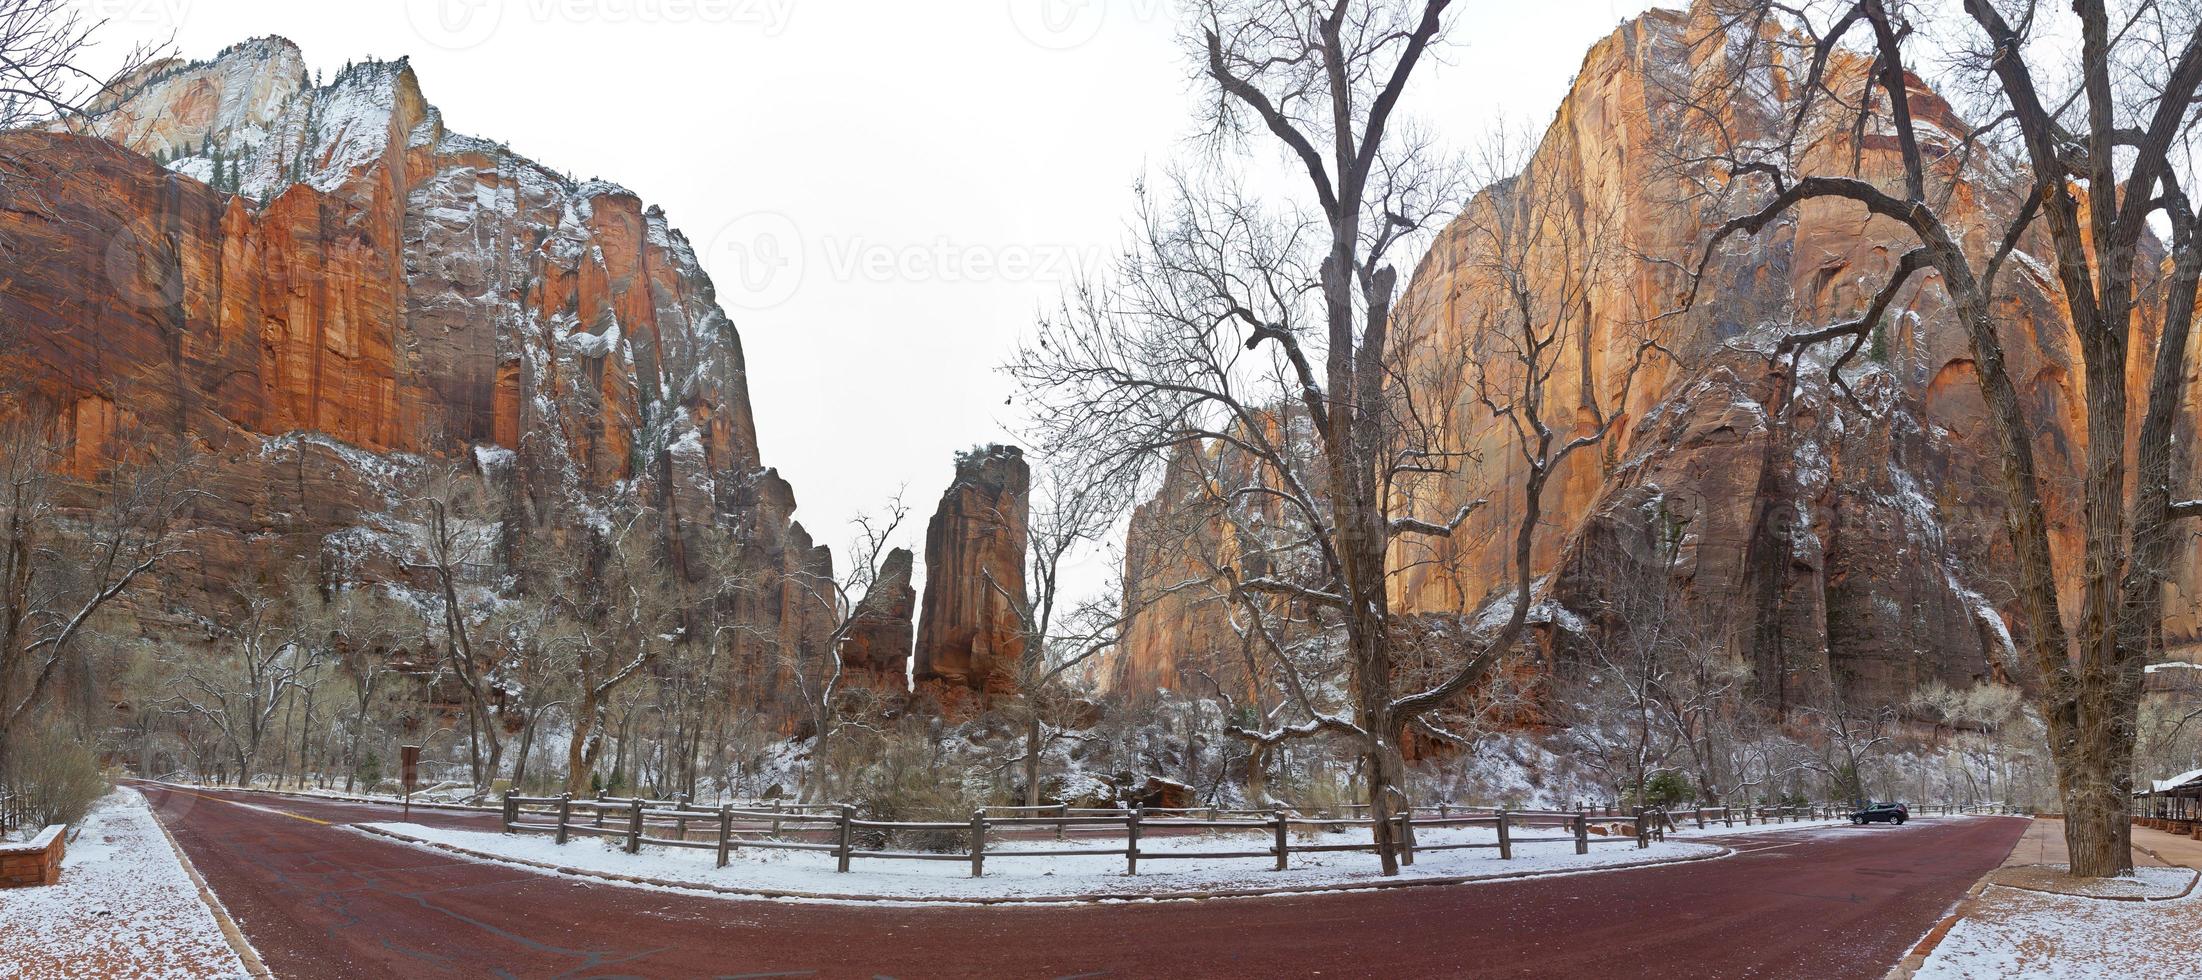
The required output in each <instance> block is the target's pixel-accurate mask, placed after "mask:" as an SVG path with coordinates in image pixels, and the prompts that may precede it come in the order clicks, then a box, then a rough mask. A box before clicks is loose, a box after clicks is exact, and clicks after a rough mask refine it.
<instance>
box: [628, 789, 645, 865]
mask: <svg viewBox="0 0 2202 980" xmlns="http://www.w3.org/2000/svg"><path fill="white" fill-rule="evenodd" d="M628 807H629V810H628V816H627V853H629V854H640V853H642V797H639V796H637V797H635V798H634V801H633V802H631V803H629V804H628Z"/></svg>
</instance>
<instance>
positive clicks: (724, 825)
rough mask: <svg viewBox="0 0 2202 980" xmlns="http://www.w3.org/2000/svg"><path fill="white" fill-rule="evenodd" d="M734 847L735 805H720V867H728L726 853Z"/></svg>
mask: <svg viewBox="0 0 2202 980" xmlns="http://www.w3.org/2000/svg"><path fill="white" fill-rule="evenodd" d="M733 846H734V804H732V803H721V804H719V867H722V868H723V867H726V852H727V851H728V850H729V849H731V848H732V847H733Z"/></svg>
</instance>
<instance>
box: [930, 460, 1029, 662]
mask: <svg viewBox="0 0 2202 980" xmlns="http://www.w3.org/2000/svg"><path fill="white" fill-rule="evenodd" d="M1031 484H1032V473H1031V470H1030V468H1029V467H1027V466H1026V464H1025V459H1024V453H1023V452H1021V451H1019V450H1018V449H1017V448H1016V447H1014V446H986V447H983V448H981V449H977V450H974V451H972V452H969V453H964V454H960V455H958V456H957V458H956V479H955V482H953V483H951V484H949V486H948V489H947V491H945V492H944V493H942V494H941V498H940V508H939V509H938V510H937V511H935V512H934V514H933V519H932V521H931V523H929V524H927V525H926V528H925V601H924V604H923V605H922V606H921V607H920V618H919V620H918V633H917V661H916V667H915V672H916V680H917V683H918V684H919V685H921V686H927V687H931V688H934V689H936V690H939V691H941V692H942V693H943V694H944V695H950V692H953V691H955V690H956V689H962V690H966V691H978V692H983V693H985V694H990V695H991V694H1005V693H1010V692H1014V691H1015V690H1016V689H1017V673H1016V672H1017V662H1018V659H1019V658H1020V657H1022V656H1023V654H1024V628H1023V625H1022V623H1021V622H1020V620H1019V619H1018V616H1017V606H1016V603H1015V602H1012V601H1011V598H1010V597H1012V596H1016V597H1019V599H1020V601H1021V598H1022V597H1023V595H1024V588H1025V534H1026V528H1027V522H1028V520H1029V518H1030V513H1029V508H1030V503H1031V501H1030V492H1031ZM952 699H953V698H952V696H944V698H943V700H952Z"/></svg>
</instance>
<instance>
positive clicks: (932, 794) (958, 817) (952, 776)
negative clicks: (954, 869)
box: [850, 725, 976, 852]
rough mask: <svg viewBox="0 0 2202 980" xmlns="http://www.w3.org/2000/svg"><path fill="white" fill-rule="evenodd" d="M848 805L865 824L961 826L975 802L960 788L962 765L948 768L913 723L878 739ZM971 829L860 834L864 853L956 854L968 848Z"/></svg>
mask: <svg viewBox="0 0 2202 980" xmlns="http://www.w3.org/2000/svg"><path fill="white" fill-rule="evenodd" d="M850 802H852V803H854V804H856V807H857V812H858V815H859V816H861V817H862V818H864V819H867V820H902V821H911V822H926V823H932V822H963V821H968V820H970V819H971V809H972V807H973V806H975V805H976V803H975V802H974V798H973V797H972V795H971V794H970V792H969V791H968V789H967V788H966V787H965V786H964V782H963V772H962V769H961V767H955V766H949V765H947V764H946V762H945V758H944V753H943V752H942V751H941V749H940V747H939V746H938V745H937V744H935V743H934V742H933V740H932V739H931V738H929V737H928V733H926V732H925V731H923V730H922V729H921V728H919V727H917V726H913V725H905V726H904V727H903V728H902V729H900V730H897V731H895V732H893V733H890V734H888V735H887V736H886V737H884V738H882V739H881V740H880V745H879V752H878V756H877V761H875V762H873V763H872V764H871V765H869V766H866V767H865V768H864V769H863V771H861V772H859V773H857V774H856V778H855V779H854V780H853V782H852V785H851V793H850ZM970 837H971V833H970V831H967V830H966V831H956V830H908V831H888V830H869V831H861V832H860V833H859V835H858V836H857V841H858V843H859V845H860V846H861V847H863V848H864V849H867V850H910V851H938V852H955V851H965V850H969V849H970V846H971V844H970Z"/></svg>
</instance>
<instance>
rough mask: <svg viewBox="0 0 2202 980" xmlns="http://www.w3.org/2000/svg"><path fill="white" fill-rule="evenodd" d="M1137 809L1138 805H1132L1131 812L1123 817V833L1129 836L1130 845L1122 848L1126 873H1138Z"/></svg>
mask: <svg viewBox="0 0 2202 980" xmlns="http://www.w3.org/2000/svg"><path fill="white" fill-rule="evenodd" d="M1139 810H1140V808H1139V807H1136V806H1135V807H1132V809H1131V813H1130V814H1129V815H1127V816H1126V817H1125V818H1124V832H1125V835H1126V836H1127V837H1130V838H1131V843H1130V845H1129V846H1127V847H1125V848H1124V873H1125V874H1128V875H1137V874H1138V873H1139Z"/></svg>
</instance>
